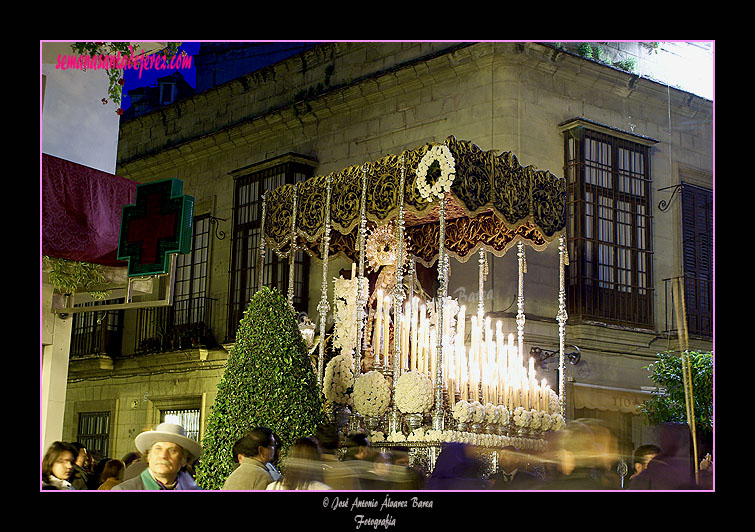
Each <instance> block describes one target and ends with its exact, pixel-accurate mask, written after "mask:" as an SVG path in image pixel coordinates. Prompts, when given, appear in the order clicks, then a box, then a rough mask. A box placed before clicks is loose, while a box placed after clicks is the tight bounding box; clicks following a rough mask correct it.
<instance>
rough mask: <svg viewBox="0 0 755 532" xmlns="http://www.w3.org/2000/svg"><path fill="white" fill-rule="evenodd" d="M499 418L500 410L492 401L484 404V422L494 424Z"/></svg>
mask: <svg viewBox="0 0 755 532" xmlns="http://www.w3.org/2000/svg"><path fill="white" fill-rule="evenodd" d="M500 418H501V410H500V409H499V408H498V406H497V405H494V404H493V403H486V404H485V423H486V424H488V425H495V424H496V423H498V421H499V420H500Z"/></svg>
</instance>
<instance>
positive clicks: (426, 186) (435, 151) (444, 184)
mask: <svg viewBox="0 0 755 532" xmlns="http://www.w3.org/2000/svg"><path fill="white" fill-rule="evenodd" d="M455 177H456V168H455V161H454V156H453V155H452V154H451V150H449V149H448V146H446V145H445V144H436V145H434V146H432V147H431V148H430V149H429V150H428V151H427V153H425V155H424V156H423V157H422V159H421V160H420V161H419V165H418V166H417V190H418V191H419V193H420V195H421V196H422V197H423V198H424V199H426V200H428V201H432V200H433V199H435V198H438V199H442V198H443V196H444V194H445V193H446V192H448V191H449V190H451V184H452V183H453V182H454V178H455ZM428 178H429V179H430V181H431V182H428Z"/></svg>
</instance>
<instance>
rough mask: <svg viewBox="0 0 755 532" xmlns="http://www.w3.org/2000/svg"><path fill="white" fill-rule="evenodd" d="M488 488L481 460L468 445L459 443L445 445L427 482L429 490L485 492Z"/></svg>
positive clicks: (426, 485)
mask: <svg viewBox="0 0 755 532" xmlns="http://www.w3.org/2000/svg"><path fill="white" fill-rule="evenodd" d="M486 487H487V484H486V482H485V480H484V479H483V478H482V468H481V464H480V462H479V460H478V459H477V458H476V457H475V455H474V453H473V452H472V450H471V449H470V448H469V447H468V446H467V445H466V444H463V443H457V442H452V443H449V444H447V445H444V447H443V449H442V450H441V451H440V454H439V455H438V459H437V460H436V461H435V467H434V468H433V472H432V474H431V475H430V478H428V479H427V481H426V482H425V489H427V490H483V489H485V488H486Z"/></svg>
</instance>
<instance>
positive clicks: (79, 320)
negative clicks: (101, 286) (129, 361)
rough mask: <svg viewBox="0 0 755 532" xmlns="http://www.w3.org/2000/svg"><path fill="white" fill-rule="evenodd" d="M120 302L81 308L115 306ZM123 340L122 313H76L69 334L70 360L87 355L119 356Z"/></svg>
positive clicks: (90, 304)
mask: <svg viewBox="0 0 755 532" xmlns="http://www.w3.org/2000/svg"><path fill="white" fill-rule="evenodd" d="M119 302H121V300H110V301H103V302H94V303H87V304H85V305H83V306H87V307H90V306H91V307H92V308H96V307H97V306H98V305H104V304H115V303H119ZM122 340H123V311H122V310H106V311H95V310H92V311H91V312H82V313H76V314H74V317H73V325H72V332H71V349H70V354H71V357H72V358H82V357H86V356H89V355H105V356H108V357H113V356H118V355H120V354H121V343H122Z"/></svg>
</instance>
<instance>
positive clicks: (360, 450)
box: [343, 432, 375, 489]
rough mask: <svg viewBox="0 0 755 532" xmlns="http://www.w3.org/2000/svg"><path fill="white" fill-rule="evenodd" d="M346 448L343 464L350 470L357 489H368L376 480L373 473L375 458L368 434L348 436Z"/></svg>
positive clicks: (345, 443)
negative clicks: (371, 482) (372, 481)
mask: <svg viewBox="0 0 755 532" xmlns="http://www.w3.org/2000/svg"><path fill="white" fill-rule="evenodd" d="M344 446H345V452H344V454H343V463H346V464H347V465H348V467H349V468H350V473H351V474H352V475H353V478H354V483H355V485H356V489H367V488H366V486H367V484H369V482H370V481H371V480H374V474H373V473H372V472H371V471H372V469H373V468H374V464H373V459H374V458H375V453H374V452H373V450H372V448H371V447H370V440H369V438H368V437H367V434H365V433H363V432H357V433H354V434H349V435H347V436H346V438H345V440H344Z"/></svg>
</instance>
